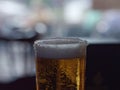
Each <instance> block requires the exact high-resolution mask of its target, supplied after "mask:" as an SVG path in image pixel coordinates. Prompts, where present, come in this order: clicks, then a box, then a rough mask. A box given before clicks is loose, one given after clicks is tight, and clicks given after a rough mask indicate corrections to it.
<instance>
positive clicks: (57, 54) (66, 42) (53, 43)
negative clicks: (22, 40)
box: [34, 38, 86, 59]
mask: <svg viewBox="0 0 120 90" xmlns="http://www.w3.org/2000/svg"><path fill="white" fill-rule="evenodd" d="M34 48H35V51H36V56H37V57H41V58H54V59H57V58H78V57H81V56H83V55H84V54H85V49H86V41H83V40H81V39H79V38H52V39H46V40H37V41H35V43H34Z"/></svg>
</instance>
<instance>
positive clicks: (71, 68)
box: [34, 38, 86, 90]
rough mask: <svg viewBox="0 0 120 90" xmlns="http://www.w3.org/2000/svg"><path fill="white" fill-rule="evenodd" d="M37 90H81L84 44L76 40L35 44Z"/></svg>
mask: <svg viewBox="0 0 120 90" xmlns="http://www.w3.org/2000/svg"><path fill="white" fill-rule="evenodd" d="M34 47H35V53H36V84H37V90H84V86H85V85H84V84H85V67H86V60H85V58H86V42H85V41H82V40H80V39H78V38H59V39H48V40H40V41H36V42H35V44H34Z"/></svg>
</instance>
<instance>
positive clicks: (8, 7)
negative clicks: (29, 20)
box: [0, 1, 27, 15]
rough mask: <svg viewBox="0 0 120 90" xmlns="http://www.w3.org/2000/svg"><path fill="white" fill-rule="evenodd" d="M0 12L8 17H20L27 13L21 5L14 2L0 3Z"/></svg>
mask: <svg viewBox="0 0 120 90" xmlns="http://www.w3.org/2000/svg"><path fill="white" fill-rule="evenodd" d="M0 12H1V13H4V14H8V15H21V13H25V12H27V9H26V7H25V6H24V5H23V4H20V3H17V2H14V1H0Z"/></svg>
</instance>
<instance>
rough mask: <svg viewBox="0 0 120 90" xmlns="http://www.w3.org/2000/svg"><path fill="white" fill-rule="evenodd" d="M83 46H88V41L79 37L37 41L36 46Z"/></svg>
mask: <svg viewBox="0 0 120 90" xmlns="http://www.w3.org/2000/svg"><path fill="white" fill-rule="evenodd" d="M79 43H80V44H83V45H87V41H86V40H83V39H81V38H79V37H56V38H46V39H40V40H36V41H35V42H34V45H56V44H60V45H62V44H79Z"/></svg>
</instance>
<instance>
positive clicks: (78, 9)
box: [64, 0, 91, 23]
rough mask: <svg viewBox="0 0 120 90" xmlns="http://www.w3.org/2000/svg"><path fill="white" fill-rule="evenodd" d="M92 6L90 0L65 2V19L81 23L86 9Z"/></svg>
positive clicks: (69, 21) (68, 21)
mask: <svg viewBox="0 0 120 90" xmlns="http://www.w3.org/2000/svg"><path fill="white" fill-rule="evenodd" d="M90 7H91V3H90V1H89V2H88V1H87V0H73V1H71V2H69V3H66V4H65V7H64V19H65V21H66V22H67V23H79V22H81V20H82V19H83V17H84V16H83V14H84V11H85V10H86V9H89V8H90Z"/></svg>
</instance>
